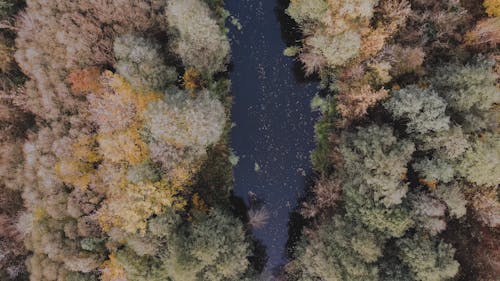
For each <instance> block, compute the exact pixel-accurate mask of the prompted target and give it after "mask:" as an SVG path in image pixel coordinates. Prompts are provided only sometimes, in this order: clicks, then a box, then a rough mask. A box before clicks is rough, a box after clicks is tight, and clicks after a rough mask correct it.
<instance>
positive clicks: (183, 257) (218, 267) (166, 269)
mask: <svg viewBox="0 0 500 281" xmlns="http://www.w3.org/2000/svg"><path fill="white" fill-rule="evenodd" d="M165 219H167V218H166V217H165ZM165 219H162V220H161V221H157V222H155V224H156V227H160V226H161V225H164V223H165V222H167V221H166V220H165ZM167 220H168V219H167ZM174 225H175V224H170V226H171V227H172V226H174ZM154 232H155V233H157V230H156V231H154ZM160 233H161V237H158V236H157V237H158V238H160V240H162V241H164V242H163V243H166V244H165V246H164V247H162V248H160V249H159V250H160V252H159V253H158V254H157V255H156V256H149V255H144V256H140V255H138V254H137V252H136V251H133V250H132V249H131V248H126V249H124V250H121V251H119V252H118V256H117V258H118V260H119V263H120V265H122V266H123V267H124V268H125V271H126V272H127V274H128V276H129V278H131V279H132V280H134V281H142V280H144V281H146V280H147V281H160V280H165V278H169V279H168V280H172V281H203V280H208V281H227V280H239V279H240V278H241V277H242V276H243V274H244V273H245V272H246V271H247V267H248V259H247V256H249V255H250V246H249V245H250V244H249V243H248V241H246V238H245V231H244V229H243V224H242V223H241V221H239V220H238V219H235V218H234V217H232V216H231V215H229V214H227V213H225V212H224V211H220V210H214V211H212V212H211V213H210V214H208V215H207V214H197V215H196V217H195V218H193V223H192V224H191V225H178V226H177V227H175V228H173V229H172V228H170V227H169V230H168V231H164V230H161V231H160ZM169 233H170V234H169Z"/></svg>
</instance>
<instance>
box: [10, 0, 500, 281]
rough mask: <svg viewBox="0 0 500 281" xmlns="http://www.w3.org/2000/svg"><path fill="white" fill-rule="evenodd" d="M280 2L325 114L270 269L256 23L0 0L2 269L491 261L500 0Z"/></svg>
mask: <svg viewBox="0 0 500 281" xmlns="http://www.w3.org/2000/svg"><path fill="white" fill-rule="evenodd" d="M228 1H229V0H227V1H226V2H228ZM263 1H264V0H263ZM266 1H267V0H266ZM255 2H259V1H257V0H255ZM286 6H287V8H286V9H285V10H284V11H283V12H284V13H285V14H286V16H287V17H288V19H289V20H290V21H291V22H293V26H292V27H287V28H290V29H293V31H294V32H295V33H296V34H297V38H296V40H294V42H293V43H292V44H289V46H288V47H287V48H286V49H284V50H283V54H282V56H287V57H293V58H294V59H295V60H296V63H297V64H299V65H300V67H301V68H302V71H301V73H302V75H303V76H304V78H307V79H311V80H314V81H319V85H320V89H319V90H318V94H317V95H316V96H315V97H314V98H313V99H312V100H311V101H310V103H311V110H313V111H315V112H318V114H319V116H320V117H319V119H318V120H317V121H316V124H315V126H314V132H315V146H316V147H315V149H314V150H313V151H312V152H311V155H310V163H311V165H312V167H313V170H314V172H313V176H312V178H313V184H312V186H311V187H304V188H305V189H306V193H305V195H304V196H303V197H302V198H300V199H299V201H298V202H296V203H297V204H298V205H299V207H298V208H296V210H295V211H294V212H295V213H296V216H295V217H296V218H297V217H298V218H299V220H300V223H297V224H294V223H293V222H292V220H293V217H294V216H293V215H290V220H291V221H290V222H289V227H290V229H289V230H288V231H289V233H290V236H289V237H288V243H287V248H286V260H287V262H286V264H283V265H282V266H281V267H280V268H278V269H273V274H272V276H269V274H268V272H265V271H266V268H265V263H266V254H265V249H263V246H262V245H261V242H260V241H259V240H258V239H257V238H256V237H255V235H254V233H253V230H254V229H255V228H257V227H258V226H259V225H262V224H265V220H266V219H267V216H269V214H267V213H264V212H263V210H264V209H261V211H259V210H255V209H246V206H243V210H242V206H241V205H242V203H241V202H243V201H244V199H241V198H236V197H235V195H234V190H233V189H234V188H235V187H234V176H233V168H234V166H236V165H237V162H238V156H236V155H235V154H234V151H233V149H232V146H231V130H232V128H233V127H234V126H236V125H237V124H235V123H234V120H233V119H232V106H233V104H234V102H235V101H234V93H232V91H231V79H230V78H229V75H228V73H230V72H231V71H233V67H232V59H233V58H232V57H231V48H232V47H233V48H234V45H233V43H234V42H232V40H231V38H232V37H231V36H230V33H231V30H234V29H236V30H239V29H241V28H251V27H245V26H241V25H240V23H239V22H238V19H237V18H236V17H235V16H234V15H232V14H231V13H230V11H228V10H227V9H226V6H225V3H224V0H72V1H65V0H0V155H1V158H0V280H1V281H4V280H5V281H14V280H15V281H24V280H30V281H98V280H102V281H156V280H157V281H261V280H262V281H264V280H279V281H377V280H380V281H446V280H451V281H476V280H477V281H499V280H500V277H499V276H500V194H499V184H500V134H499V133H500V131H499V121H500V114H499V112H500V88H499V84H498V82H499V74H500V66H499V61H500V52H499V50H500V49H499V48H498V47H499V44H500V0H484V1H483V0H440V1H435V0H290V1H286ZM240 16H241V15H240ZM277 40H281V39H280V38H277ZM256 71H257V70H256ZM284 82H285V83H286V81H284ZM306 83H307V82H306ZM257 168H259V165H258V163H257V162H255V172H256V173H257V172H259V169H260V168H259V169H257ZM278 188H279V187H278ZM243 205H245V204H243ZM264 248H265V247H264Z"/></svg>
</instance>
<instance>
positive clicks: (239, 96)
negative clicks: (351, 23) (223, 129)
mask: <svg viewBox="0 0 500 281" xmlns="http://www.w3.org/2000/svg"><path fill="white" fill-rule="evenodd" d="M285 2H286V1H280V0H262V1H258V0H226V8H227V9H228V10H229V11H230V12H231V14H232V15H233V16H235V17H236V18H238V19H239V21H240V23H241V25H242V26H243V28H242V30H237V29H236V28H235V27H231V32H230V38H231V41H232V42H231V44H232V70H231V72H230V78H231V81H232V92H233V96H234V98H235V100H234V106H233V116H232V118H233V122H234V123H235V124H236V127H235V128H234V129H233V131H232V136H231V137H232V146H233V149H234V151H235V153H236V155H238V156H239V157H240V161H239V163H238V165H237V166H236V167H235V169H234V176H235V187H234V191H235V195H236V196H239V197H241V198H248V193H249V192H252V193H255V194H256V195H257V197H258V198H260V199H262V200H263V202H264V205H265V207H266V209H267V210H268V211H269V212H270V219H269V221H268V224H267V225H265V226H264V227H263V228H261V229H256V230H254V234H255V236H256V238H258V239H259V240H261V241H262V243H263V244H264V245H265V246H266V248H267V255H268V257H269V260H268V263H267V269H274V268H276V267H278V266H280V265H282V264H283V263H284V262H285V246H286V242H287V239H288V229H287V224H288V221H289V214H290V212H291V211H293V209H295V207H296V205H297V199H298V198H299V197H300V196H302V195H303V192H304V189H305V186H306V180H307V178H308V176H309V175H310V174H311V166H310V161H309V155H310V151H311V150H312V149H313V148H314V131H313V130H314V129H313V126H314V122H315V118H316V116H315V114H313V113H312V112H311V110H310V101H311V99H312V97H313V96H314V95H315V93H316V92H317V83H310V82H305V81H301V78H300V77H301V75H300V74H297V71H296V70H297V64H296V63H294V59H293V58H289V57H285V56H283V50H284V49H285V48H286V43H285V42H284V40H285V39H286V38H287V34H288V33H293V32H290V31H291V30H288V29H290V28H293V27H291V26H287V20H286V18H285V17H284V15H283V7H286V5H287V3H285ZM256 168H257V169H256ZM259 168H260V169H259Z"/></svg>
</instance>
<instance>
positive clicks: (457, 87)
mask: <svg viewBox="0 0 500 281" xmlns="http://www.w3.org/2000/svg"><path fill="white" fill-rule="evenodd" d="M496 79H498V77H497V74H496V73H495V72H493V71H492V62H491V61H488V60H479V61H478V62H473V63H470V64H466V65H462V64H459V63H452V64H447V65H444V66H442V67H439V68H437V70H436V71H435V73H433V75H432V79H431V82H432V85H433V87H434V88H435V89H436V90H437V91H438V92H439V94H440V95H441V96H442V97H443V98H444V99H445V100H446V101H447V103H448V108H449V109H450V111H451V117H452V118H453V119H454V120H455V121H456V122H460V123H462V127H463V129H464V130H466V131H479V130H482V129H488V128H492V127H495V126H497V123H498V119H497V118H498V111H494V110H492V107H493V105H494V104H498V103H499V102H500V90H499V89H498V87H497V86H496Z"/></svg>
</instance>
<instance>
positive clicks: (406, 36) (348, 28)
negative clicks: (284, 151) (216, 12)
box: [285, 0, 500, 281]
mask: <svg viewBox="0 0 500 281" xmlns="http://www.w3.org/2000/svg"><path fill="white" fill-rule="evenodd" d="M461 2H462V1H452V0H450V1H426V0H412V1H407V0H380V1H370V0H366V1H365V0H360V1H347V0H346V1H328V0H315V1H301V0H292V1H291V2H290V6H289V7H288V10H287V13H288V14H289V15H290V16H291V17H292V18H293V19H294V20H295V21H296V22H297V24H298V26H299V27H300V29H301V30H302V32H303V39H302V42H301V43H302V44H300V45H297V46H292V47H290V48H288V49H287V50H286V51H285V54H288V55H297V56H298V59H299V60H300V61H301V62H302V63H303V64H304V68H305V71H306V73H309V74H312V73H315V72H316V73H318V74H319V77H320V78H321V79H322V84H323V87H324V89H325V91H324V92H325V94H324V95H322V96H318V97H316V98H315V99H314V101H313V104H312V105H313V107H314V108H317V109H318V110H320V111H321V112H322V118H321V120H320V121H319V122H318V124H317V125H316V133H317V142H318V147H317V149H316V151H315V152H313V155H312V160H313V164H314V165H315V167H316V169H317V170H318V172H319V173H320V179H319V180H318V182H317V184H316V186H315V187H314V188H313V189H312V194H311V196H310V198H309V199H307V201H306V202H304V203H303V208H302V210H301V214H302V215H303V216H304V217H305V218H307V219H309V220H308V225H307V226H306V227H305V229H304V230H303V234H302V237H301V238H300V239H299V241H297V242H296V243H295V246H294V247H293V248H292V249H291V251H292V253H293V254H292V257H291V261H290V263H289V264H288V265H287V267H286V274H285V278H286V279H287V280H311V281H312V280H343V281H346V280H416V281H417V280H418V281H438V280H482V281H491V280H496V279H495V278H497V277H498V274H500V272H499V270H498V266H497V264H498V262H499V261H500V252H499V249H498V246H494V244H495V243H496V244H498V242H499V241H500V231H499V229H500V224H499V222H500V221H499V218H500V202H499V192H498V187H499V184H500V169H499V167H500V135H499V132H498V120H499V117H500V115H499V110H498V105H499V104H500V90H499V87H498V78H499V76H498V74H499V72H498V61H497V58H498V49H496V48H495V47H496V46H497V44H498V43H499V42H500V41H499V37H498V32H499V30H500V25H499V24H498V23H499V22H498V19H499V18H498V16H499V15H498V11H497V8H498V5H499V4H500V2H498V1H484V3H482V2H479V1H472V2H474V3H461ZM463 2H467V1H463ZM469 2H470V1H469ZM473 237H476V238H473ZM482 237H484V238H482ZM495 241H496V242H495ZM471 248H474V249H476V248H477V249H481V250H480V251H479V250H478V251H472V252H471V251H470V249H471ZM471 259H472V260H474V261H471Z"/></svg>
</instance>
